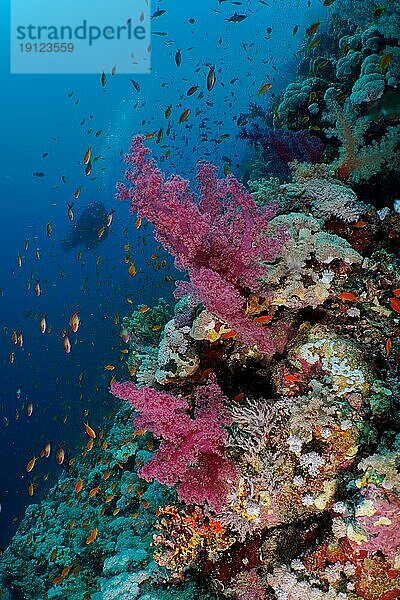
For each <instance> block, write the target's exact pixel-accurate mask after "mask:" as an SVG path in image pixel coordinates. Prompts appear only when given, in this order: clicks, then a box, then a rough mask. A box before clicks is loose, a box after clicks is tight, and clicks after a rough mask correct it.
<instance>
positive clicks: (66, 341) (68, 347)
mask: <svg viewBox="0 0 400 600" xmlns="http://www.w3.org/2000/svg"><path fill="white" fill-rule="evenodd" d="M63 344H64V350H65V352H66V353H67V354H69V353H70V352H71V342H70V341H69V337H68V336H67V332H66V331H64V332H63Z"/></svg>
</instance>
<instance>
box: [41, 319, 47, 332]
mask: <svg viewBox="0 0 400 600" xmlns="http://www.w3.org/2000/svg"><path fill="white" fill-rule="evenodd" d="M46 329H47V323H46V317H45V316H44V315H43V317H42V318H41V319H40V331H41V332H42V333H46Z"/></svg>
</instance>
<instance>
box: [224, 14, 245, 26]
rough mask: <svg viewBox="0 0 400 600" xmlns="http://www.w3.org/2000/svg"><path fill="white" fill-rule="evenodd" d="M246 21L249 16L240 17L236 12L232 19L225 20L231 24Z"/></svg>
mask: <svg viewBox="0 0 400 600" xmlns="http://www.w3.org/2000/svg"><path fill="white" fill-rule="evenodd" d="M245 19H247V15H239V14H238V13H237V12H236V11H235V13H234V14H233V15H232V16H231V17H229V18H228V19H225V21H228V22H229V23H241V22H242V21H244V20H245Z"/></svg>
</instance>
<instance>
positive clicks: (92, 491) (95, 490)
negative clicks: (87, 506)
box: [89, 487, 100, 498]
mask: <svg viewBox="0 0 400 600" xmlns="http://www.w3.org/2000/svg"><path fill="white" fill-rule="evenodd" d="M99 489H100V488H99V487H94V488H92V489H91V490H90V492H89V498H93V496H95V495H96V494H97V492H98V491H99Z"/></svg>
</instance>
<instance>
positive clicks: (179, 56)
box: [175, 48, 182, 67]
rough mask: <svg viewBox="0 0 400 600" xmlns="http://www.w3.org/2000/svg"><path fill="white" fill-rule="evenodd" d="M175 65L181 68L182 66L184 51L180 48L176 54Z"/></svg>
mask: <svg viewBox="0 0 400 600" xmlns="http://www.w3.org/2000/svg"><path fill="white" fill-rule="evenodd" d="M175 64H176V66H177V67H180V66H181V64H182V51H181V50H179V48H178V50H177V51H176V54H175Z"/></svg>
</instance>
